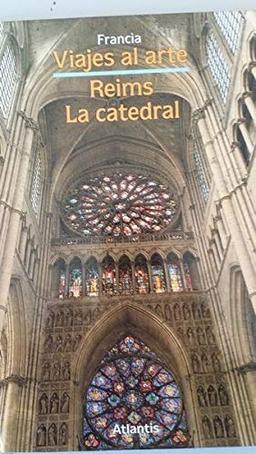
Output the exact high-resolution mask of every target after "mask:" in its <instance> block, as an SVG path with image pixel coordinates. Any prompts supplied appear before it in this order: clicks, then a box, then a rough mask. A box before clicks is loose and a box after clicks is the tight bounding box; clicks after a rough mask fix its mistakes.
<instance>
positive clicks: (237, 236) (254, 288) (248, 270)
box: [193, 105, 256, 313]
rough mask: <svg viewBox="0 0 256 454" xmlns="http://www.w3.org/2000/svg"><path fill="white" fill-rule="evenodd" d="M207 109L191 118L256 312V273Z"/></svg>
mask: <svg viewBox="0 0 256 454" xmlns="http://www.w3.org/2000/svg"><path fill="white" fill-rule="evenodd" d="M207 109H208V105H205V106H204V107H203V108H201V109H198V110H197V111H196V112H194V114H193V120H194V121H196V122H197V124H198V128H199V131H200V134H201V137H202V142H203V144H204V148H205V151H206V153H207V156H208V160H209V164H210V166H211V170H212V173H213V178H214V181H215V184H216V188H217V191H218V194H219V199H220V200H219V203H220V204H221V207H222V210H223V213H224V214H225V217H226V219H228V221H229V229H230V233H231V235H232V240H233V243H234V247H235V249H236V253H237V256H238V257H239V261H240V266H241V270H242V273H243V276H244V279H245V282H246V286H247V289H248V292H249V296H250V298H251V302H252V305H253V308H254V311H255V313H256V275H255V271H254V268H253V263H252V260H251V257H250V255H249V253H248V250H247V245H246V244H245V240H246V239H245V238H244V234H243V231H242V229H241V228H240V224H239V222H238V220H237V216H236V213H235V211H234V208H233V205H232V201H231V195H230V193H229V192H228V191H227V188H226V183H225V180H224V178H223V169H222V167H221V165H220V163H219V161H218V158H217V152H216V149H215V147H214V143H213V140H212V139H211V137H210V135H209V131H208V127H207V122H206V112H205V111H207Z"/></svg>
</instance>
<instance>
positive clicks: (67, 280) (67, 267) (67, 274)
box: [65, 263, 69, 298]
mask: <svg viewBox="0 0 256 454" xmlns="http://www.w3.org/2000/svg"><path fill="white" fill-rule="evenodd" d="M65 287H66V288H65V297H66V298H68V297H69V263H66V285H65Z"/></svg>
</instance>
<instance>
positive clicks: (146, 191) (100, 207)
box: [62, 172, 177, 236]
mask: <svg viewBox="0 0 256 454" xmlns="http://www.w3.org/2000/svg"><path fill="white" fill-rule="evenodd" d="M62 206H63V221H64V223H65V224H66V226H67V227H68V228H69V229H71V230H72V231H73V232H75V233H77V234H79V235H82V236H86V235H110V236H112V235H113V236H120V235H125V236H130V235H139V234H141V233H154V232H160V231H162V230H163V229H165V228H166V227H167V226H168V225H169V224H170V223H171V222H172V221H173V220H174V217H175V215H176V212H177V200H176V197H175V195H174V194H173V191H172V190H171V189H170V188H169V187H168V186H167V185H166V184H161V183H159V182H158V181H157V180H156V179H152V178H150V177H147V176H144V175H140V174H134V173H133V174H131V173H121V172H116V173H114V174H112V175H110V176H108V175H105V176H96V177H92V178H89V179H87V180H84V181H80V183H79V184H76V185H75V186H73V187H71V188H70V189H69V190H68V191H67V193H66V194H65V196H64V199H63V203H62Z"/></svg>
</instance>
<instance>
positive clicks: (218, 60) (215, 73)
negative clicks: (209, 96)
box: [206, 30, 231, 103]
mask: <svg viewBox="0 0 256 454" xmlns="http://www.w3.org/2000/svg"><path fill="white" fill-rule="evenodd" d="M206 56H207V63H208V68H209V71H210V73H211V76H212V78H213V80H214V82H215V84H216V87H217V89H218V92H219V94H220V97H221V99H222V101H223V102H224V103H225V102H226V100H227V95H228V90H229V86H230V79H231V75H230V67H229V64H228V62H227V59H226V58H225V56H224V54H223V51H222V49H221V48H220V46H219V44H218V42H217V39H216V37H215V34H214V32H213V31H212V30H210V31H209V32H208V34H207V37H206Z"/></svg>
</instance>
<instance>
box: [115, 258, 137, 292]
mask: <svg viewBox="0 0 256 454" xmlns="http://www.w3.org/2000/svg"><path fill="white" fill-rule="evenodd" d="M118 269H119V290H120V293H122V294H123V295H130V294H131V293H133V282H132V268H131V261H130V259H129V258H128V257H127V256H126V255H124V256H122V257H121V258H120V260H119V265H118Z"/></svg>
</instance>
